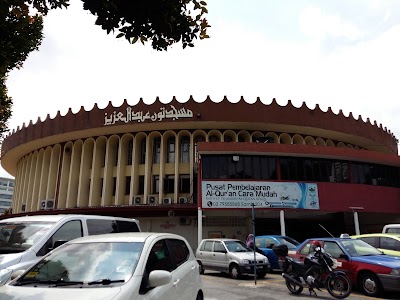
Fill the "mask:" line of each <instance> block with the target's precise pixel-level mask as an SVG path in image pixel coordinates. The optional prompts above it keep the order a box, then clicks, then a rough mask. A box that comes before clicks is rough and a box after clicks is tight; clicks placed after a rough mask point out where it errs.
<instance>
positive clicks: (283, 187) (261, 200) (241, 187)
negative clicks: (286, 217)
mask: <svg viewBox="0 0 400 300" xmlns="http://www.w3.org/2000/svg"><path fill="white" fill-rule="evenodd" d="M252 204H254V207H255V208H297V209H319V199H318V187H317V184H316V183H298V182H257V181H207V180H205V181H202V208H251V207H252Z"/></svg>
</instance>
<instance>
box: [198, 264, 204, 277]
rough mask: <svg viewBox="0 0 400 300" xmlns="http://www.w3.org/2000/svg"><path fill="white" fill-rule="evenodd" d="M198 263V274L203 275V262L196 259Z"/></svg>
mask: <svg viewBox="0 0 400 300" xmlns="http://www.w3.org/2000/svg"><path fill="white" fill-rule="evenodd" d="M198 263H199V271H200V274H201V275H203V274H204V267H203V264H202V263H201V262H199V261H198Z"/></svg>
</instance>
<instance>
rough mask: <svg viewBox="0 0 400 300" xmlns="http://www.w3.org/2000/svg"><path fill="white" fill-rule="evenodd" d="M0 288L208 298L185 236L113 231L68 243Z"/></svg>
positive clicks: (28, 293)
mask: <svg viewBox="0 0 400 300" xmlns="http://www.w3.org/2000/svg"><path fill="white" fill-rule="evenodd" d="M21 273H22V274H21V275H20V276H19V277H17V278H15V279H13V280H11V281H10V282H8V283H6V284H5V285H3V286H1V287H0V299H13V300H22V299H23V300H25V299H30V300H39V299H40V300H46V299H57V300H63V299H67V300H71V299H73V300H87V299H96V300H106V299H107V300H110V299H112V300H117V299H120V300H122V299H123V300H126V299H132V300H133V299H163V300H169V299H171V300H176V299H185V300H186V299H193V300H195V299H196V300H202V299H203V298H204V295H203V289H202V282H201V277H200V270H199V265H198V263H197V261H196V259H195V257H194V254H193V251H192V250H191V248H190V245H189V243H188V242H187V241H186V239H185V238H183V237H182V236H179V235H176V234H170V233H152V232H135V233H113V234H102V235H95V236H87V237H82V238H77V239H75V240H72V241H69V242H67V243H65V244H63V245H62V246H60V247H58V248H56V249H55V250H53V251H52V252H50V253H49V254H48V255H46V256H45V257H43V258H42V259H41V260H40V261H38V262H37V263H36V264H35V265H33V266H32V267H30V268H29V269H28V270H26V271H24V272H21Z"/></svg>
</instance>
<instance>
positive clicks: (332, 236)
mask: <svg viewBox="0 0 400 300" xmlns="http://www.w3.org/2000/svg"><path fill="white" fill-rule="evenodd" d="M318 225H319V226H321V228H322V229H323V230H325V231H326V232H327V233H328V234H329V235H330V236H331V237H333V238H334V236H333V234H332V233H330V232H329V231H328V230H327V229H326V228H325V227H324V226H322V225H321V224H318Z"/></svg>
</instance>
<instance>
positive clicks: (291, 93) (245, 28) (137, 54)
mask: <svg viewBox="0 0 400 300" xmlns="http://www.w3.org/2000/svg"><path fill="white" fill-rule="evenodd" d="M207 3H208V5H207V8H208V11H209V13H208V16H207V19H208V21H209V24H210V25H211V27H210V28H209V29H208V34H209V35H210V38H209V39H207V40H196V41H195V47H194V48H189V47H187V48H186V49H182V45H181V44H176V45H174V46H173V47H172V48H170V49H169V50H168V51H163V52H160V51H156V50H153V49H152V48H151V46H150V45H146V46H143V45H142V44H141V43H136V44H134V45H131V44H129V43H128V42H127V41H126V40H125V39H117V38H116V34H117V33H116V34H114V35H113V34H109V35H107V33H106V32H105V31H103V30H102V29H101V28H100V27H99V26H97V25H95V24H94V22H95V17H94V16H93V15H91V14H90V13H89V12H88V11H85V10H83V6H82V2H81V1H79V0H71V5H70V7H69V8H68V9H63V10H55V11H51V12H50V13H49V15H48V16H46V17H45V19H44V39H43V43H42V45H41V46H40V48H39V50H38V51H35V52H33V53H31V54H30V55H29V57H28V59H27V60H26V61H25V63H24V66H23V68H22V69H20V70H13V71H11V72H10V74H9V76H8V80H7V87H8V92H9V96H11V97H12V98H13V102H14V105H13V107H12V111H13V113H12V117H11V118H10V120H9V123H8V125H9V129H10V130H11V131H12V130H16V129H17V128H18V127H22V126H23V124H24V123H25V124H26V125H28V124H29V122H30V121H31V120H32V122H33V123H36V122H38V121H39V122H40V121H41V120H45V119H46V118H47V115H49V116H50V117H51V118H54V117H55V116H56V115H57V112H58V111H60V113H61V115H65V114H66V113H67V112H68V110H69V109H71V110H72V112H74V113H76V112H78V111H79V110H80V109H81V107H82V106H83V107H84V108H85V109H86V110H87V111H89V110H91V109H92V108H93V106H94V104H95V103H97V105H98V106H99V108H104V107H106V106H107V105H108V103H109V102H110V101H111V102H112V103H113V105H114V106H119V105H121V104H122V103H123V101H124V99H127V101H128V103H129V104H130V105H134V104H136V103H137V102H138V100H139V99H140V98H142V99H143V100H144V102H145V103H148V104H151V103H153V102H154V101H155V100H156V97H159V98H160V101H161V102H163V103H168V102H170V101H171V100H172V98H173V97H174V96H175V97H176V99H177V100H178V101H179V102H186V101H187V100H188V99H189V97H190V96H191V95H192V96H193V98H194V100H195V101H198V102H202V101H204V100H205V99H206V98H207V96H210V98H211V99H212V100H213V101H215V102H220V101H221V100H222V99H223V98H224V96H226V97H227V98H228V100H229V101H231V102H237V101H239V99H240V98H241V97H243V99H244V100H245V101H246V102H249V103H253V102H255V101H256V99H257V97H259V98H260V99H261V101H262V102H263V103H265V104H269V103H271V101H272V98H275V99H276V100H277V102H278V103H279V104H280V105H282V106H284V105H286V104H287V101H288V100H289V99H290V100H291V101H292V103H293V104H294V105H295V106H297V107H300V106H301V105H302V103H303V102H305V103H306V105H307V106H308V107H309V108H310V109H314V108H315V105H316V104H318V105H319V106H320V108H321V109H322V110H323V111H327V110H328V108H329V107H331V109H332V111H333V112H334V113H339V111H340V110H342V112H343V114H344V115H345V116H348V115H349V113H350V112H351V113H352V114H353V116H354V117H355V118H356V119H358V118H359V116H361V119H362V120H364V121H367V118H369V120H370V122H371V123H372V124H373V123H374V121H376V122H377V124H378V125H380V124H382V126H383V128H385V127H386V128H387V129H388V130H390V132H392V133H393V134H394V135H395V136H396V137H397V138H399V139H400V118H399V117H398V115H399V114H400V104H398V102H397V101H398V100H399V96H400V89H399V86H400V84H399V74H398V73H399V70H400V59H399V53H400V1H396V0H385V1H381V0H336V1H322V0H279V1H276V0H246V1H240V0H213V1H207ZM0 176H2V177H10V178H12V176H11V175H10V174H8V173H7V172H6V171H5V170H3V169H2V168H1V167H0Z"/></svg>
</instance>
